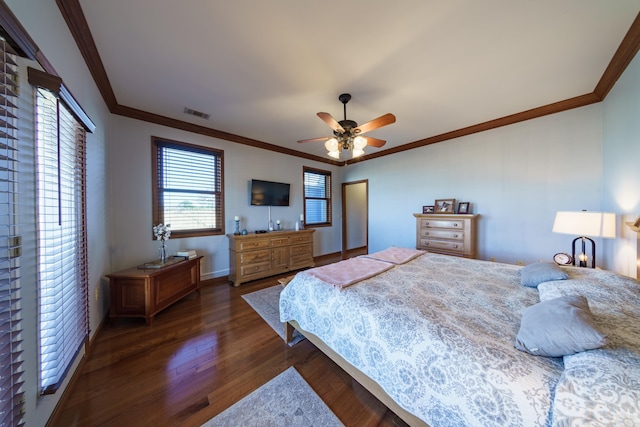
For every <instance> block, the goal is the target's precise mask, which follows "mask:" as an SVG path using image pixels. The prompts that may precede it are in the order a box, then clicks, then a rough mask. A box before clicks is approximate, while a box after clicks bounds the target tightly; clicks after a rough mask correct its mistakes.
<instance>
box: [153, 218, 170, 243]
mask: <svg viewBox="0 0 640 427" xmlns="http://www.w3.org/2000/svg"><path fill="white" fill-rule="evenodd" d="M153 235H154V236H156V239H158V240H161V241H162V243H163V244H164V242H165V241H167V240H169V236H171V224H167V225H164V224H162V223H160V224H158V225H154V226H153Z"/></svg>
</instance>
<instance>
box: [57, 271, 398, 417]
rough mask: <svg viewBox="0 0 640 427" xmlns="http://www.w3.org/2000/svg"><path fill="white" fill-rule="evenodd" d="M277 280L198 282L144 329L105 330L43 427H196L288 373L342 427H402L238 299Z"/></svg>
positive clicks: (123, 325) (112, 326)
mask: <svg viewBox="0 0 640 427" xmlns="http://www.w3.org/2000/svg"><path fill="white" fill-rule="evenodd" d="M279 277H283V276H277V277H272V278H269V279H264V280H258V281H254V282H250V283H247V284H243V285H242V286H241V287H239V288H234V287H233V286H231V285H230V284H228V283H223V284H219V283H218V284H215V283H214V282H212V281H208V282H207V281H206V282H203V285H204V286H203V289H202V293H201V295H200V296H198V295H197V294H195V293H194V294H192V295H189V296H187V297H186V298H184V299H183V300H181V301H179V302H178V303H176V304H174V305H173V306H171V307H169V308H168V309H166V310H164V311H163V312H161V313H160V314H158V315H157V316H156V318H155V320H154V322H153V325H152V326H146V325H145V323H144V320H142V319H118V320H116V321H115V322H113V323H107V324H105V325H104V327H103V328H102V330H101V331H100V332H99V333H98V336H97V337H96V338H95V341H94V343H93V344H92V347H91V352H90V354H89V355H88V356H87V359H86V361H85V363H84V366H83V367H82V370H81V372H80V374H79V376H78V379H77V381H76V383H75V385H74V387H73V389H72V390H69V392H68V393H69V394H68V396H67V398H66V399H64V402H63V406H62V407H61V408H59V411H58V412H57V414H56V417H54V418H55V419H54V420H52V421H51V422H50V423H49V426H51V427H58V426H60V427H62V426H64V427H70V426H118V427H120V426H127V427H136V426H149V425H153V426H199V425H200V424H202V423H203V422H205V421H207V420H208V419H210V418H212V417H213V416H215V415H216V414H218V413H220V412H222V411H223V410H224V409H226V408H227V407H229V406H231V405H232V404H233V403H235V402H236V401H238V400H240V399H241V398H242V397H244V396H246V395H247V394H249V393H250V392H252V391H253V390H255V389H256V388H258V387H259V386H261V385H262V384H264V383H266V382H267V381H269V380H270V379H272V378H273V377H275V376H276V375H278V374H279V373H281V372H282V371H284V370H285V369H287V368H288V367H289V366H295V367H296V369H297V370H298V372H299V373H300V375H302V377H303V378H305V380H306V381H307V382H308V383H309V384H310V385H311V387H312V388H313V389H314V390H315V391H316V392H317V393H318V395H319V396H320V397H321V398H322V400H324V402H325V403H326V404H327V405H328V406H329V407H330V408H331V410H332V411H333V412H334V413H335V414H336V416H337V417H338V418H339V419H340V420H341V421H342V422H343V423H344V424H345V426H347V427H349V426H405V425H406V424H404V423H403V422H402V420H400V419H399V418H398V417H397V416H396V415H395V414H394V413H393V412H391V411H390V410H388V409H387V408H386V407H385V406H384V405H383V404H381V403H380V402H379V401H378V400H377V399H376V398H375V397H373V396H372V395H371V394H370V393H369V392H367V391H366V390H365V389H364V388H363V387H362V386H360V384H358V383H357V382H356V381H354V380H353V379H352V378H351V377H350V376H348V375H347V374H346V373H345V372H344V371H343V370H342V369H341V368H339V367H338V366H337V365H336V364H335V363H333V362H332V361H331V360H330V359H329V358H328V357H327V356H325V355H324V354H323V353H321V352H320V351H319V350H317V349H316V348H315V347H314V346H313V344H311V343H309V342H308V341H307V340H305V341H303V342H301V343H299V344H297V345H295V346H294V347H289V346H287V345H286V344H285V343H284V341H283V340H282V339H281V338H280V337H279V336H278V335H276V334H275V332H274V331H273V330H272V329H271V328H270V327H269V325H267V323H266V322H264V321H263V320H262V318H261V317H260V316H259V315H258V314H257V313H256V312H255V311H254V310H253V309H252V308H251V307H250V306H249V305H248V304H247V303H246V302H245V301H244V300H243V299H242V295H243V294H245V293H249V292H253V291H256V290H258V289H262V288H265V287H268V286H273V285H276V284H277V279H278V278H279Z"/></svg>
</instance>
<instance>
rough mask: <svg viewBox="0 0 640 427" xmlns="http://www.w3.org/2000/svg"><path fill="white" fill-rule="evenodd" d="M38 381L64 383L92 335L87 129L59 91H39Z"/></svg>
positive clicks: (52, 387)
mask: <svg viewBox="0 0 640 427" xmlns="http://www.w3.org/2000/svg"><path fill="white" fill-rule="evenodd" d="M36 163H37V166H36V171H37V173H36V175H37V177H36V186H37V189H36V192H37V207H36V210H37V223H38V225H37V234H38V241H37V263H38V282H39V283H38V284H39V309H40V313H39V329H40V336H39V339H40V386H41V392H42V393H43V394H49V393H54V392H55V391H56V390H57V389H58V388H59V387H60V385H61V383H62V381H63V380H64V378H65V375H66V373H67V371H68V370H69V368H70V366H71V364H72V363H73V361H74V359H75V357H76V355H77V354H78V351H79V350H80V349H81V348H82V345H83V344H84V343H85V341H86V340H87V339H88V336H89V316H88V311H89V310H88V305H89V301H88V272H87V264H88V262H87V238H86V206H85V203H86V202H85V200H86V184H85V181H86V170H85V165H86V133H85V130H84V129H83V128H82V126H81V125H80V124H79V123H78V122H77V120H76V119H75V118H74V117H73V115H72V114H71V112H70V111H69V109H68V108H66V106H65V105H64V104H63V103H62V102H60V101H59V99H58V98H57V96H56V94H54V93H52V92H51V91H49V90H47V89H43V88H38V89H37V92H36Z"/></svg>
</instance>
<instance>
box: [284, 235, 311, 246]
mask: <svg viewBox="0 0 640 427" xmlns="http://www.w3.org/2000/svg"><path fill="white" fill-rule="evenodd" d="M311 242H313V236H312V235H311V234H304V235H301V236H297V235H296V236H291V237H290V238H289V243H291V244H292V245H297V244H298V243H311Z"/></svg>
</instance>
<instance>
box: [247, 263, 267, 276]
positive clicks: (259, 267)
mask: <svg viewBox="0 0 640 427" xmlns="http://www.w3.org/2000/svg"><path fill="white" fill-rule="evenodd" d="M269 270H271V262H263V263H257V264H250V265H243V266H241V267H240V276H242V277H247V276H252V275H255V274H262V273H265V272H268V271H269Z"/></svg>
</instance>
